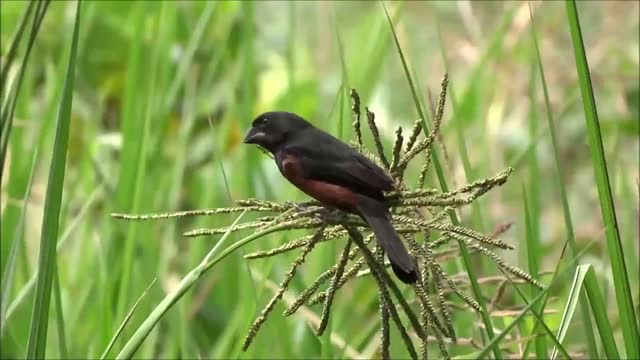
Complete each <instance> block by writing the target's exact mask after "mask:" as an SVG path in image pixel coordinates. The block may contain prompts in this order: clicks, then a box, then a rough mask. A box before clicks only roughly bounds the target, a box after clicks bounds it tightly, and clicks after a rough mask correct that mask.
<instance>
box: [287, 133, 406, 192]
mask: <svg viewBox="0 0 640 360" xmlns="http://www.w3.org/2000/svg"><path fill="white" fill-rule="evenodd" d="M313 130H316V129H313ZM308 139H313V140H312V141H306V142H305V140H308ZM285 151H286V152H287V153H288V154H291V155H294V156H295V158H296V159H297V161H298V163H299V165H300V167H301V169H302V171H303V173H304V176H305V177H306V178H309V179H314V180H320V181H326V182H329V183H331V184H336V185H341V186H345V187H348V188H349V189H351V190H352V191H354V192H357V193H361V194H363V195H368V196H370V197H373V198H380V197H381V196H382V191H390V190H392V189H393V188H394V186H393V180H392V179H391V178H390V177H389V175H387V174H386V173H385V172H384V171H383V170H382V169H381V168H380V167H379V166H378V165H376V164H375V163H374V162H373V161H371V160H369V159H368V158H367V157H365V156H363V155H361V154H360V153H358V152H357V151H355V150H354V149H352V148H351V147H349V146H348V145H347V144H345V143H343V142H341V141H340V140H338V139H336V138H334V137H333V136H331V135H329V134H327V133H324V132H322V131H314V133H313V135H312V136H302V137H301V138H299V139H298V141H296V142H295V143H293V144H291V145H290V146H287V147H286V149H285Z"/></svg>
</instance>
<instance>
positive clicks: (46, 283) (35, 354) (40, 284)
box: [27, 1, 81, 359]
mask: <svg viewBox="0 0 640 360" xmlns="http://www.w3.org/2000/svg"><path fill="white" fill-rule="evenodd" d="M80 10H81V8H80V1H78V2H77V6H76V19H75V25H74V29H73V40H72V42H71V52H70V54H69V63H68V66H67V72H66V77H65V82H64V91H63V95H62V100H61V102H60V111H59V114H58V124H57V127H56V135H55V142H54V145H53V156H52V160H51V168H50V172H49V180H48V184H47V195H46V198H45V204H44V217H43V220H42V235H41V238H40V254H39V259H38V280H37V284H36V295H35V301H34V305H33V315H32V318H31V330H30V334H29V344H28V348H27V358H31V359H33V358H43V357H44V355H45V349H46V344H47V326H48V320H49V303H50V300H51V285H52V280H53V273H54V271H55V266H56V239H57V238H58V226H59V220H60V219H59V216H60V207H61V203H62V186H63V184H64V173H65V165H66V157H67V146H68V140H69V124H70V119H71V105H72V103H73V84H74V81H75V68H76V54H77V49H78V33H79V27H80Z"/></svg>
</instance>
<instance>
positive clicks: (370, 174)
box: [244, 112, 418, 284]
mask: <svg viewBox="0 0 640 360" xmlns="http://www.w3.org/2000/svg"><path fill="white" fill-rule="evenodd" d="M244 142H245V143H247V144H257V145H260V146H262V147H263V148H265V149H266V150H268V151H270V152H271V153H272V154H273V155H274V157H275V160H276V164H277V165H278V169H280V172H281V173H282V175H284V177H285V178H287V180H289V181H290V182H291V183H292V184H293V185H295V186H296V187H297V188H299V189H300V190H302V191H304V192H305V193H306V194H307V195H309V196H311V197H313V198H315V199H316V200H318V201H320V202H321V203H323V204H325V205H328V206H331V207H335V208H338V209H340V210H342V211H346V212H349V213H352V214H356V215H359V216H360V217H361V218H362V219H363V220H364V221H365V222H366V223H367V224H369V226H370V227H371V229H372V230H373V233H374V234H375V237H376V240H377V241H378V244H380V246H382V248H383V249H384V250H385V252H386V253H387V256H388V257H389V261H390V262H391V267H392V268H393V271H394V272H395V274H396V276H397V277H398V278H399V279H400V280H402V282H404V283H407V284H411V283H414V282H416V280H417V279H418V272H417V266H416V264H415V262H414V260H413V259H412V258H411V256H410V255H409V253H408V252H407V249H406V248H405V247H404V244H403V243H402V241H401V240H400V237H399V236H398V234H397V233H396V231H395V229H394V228H393V225H392V223H391V214H390V213H389V210H388V208H387V206H386V204H385V200H384V195H383V192H384V191H390V190H393V189H394V185H393V180H392V179H391V178H390V177H389V176H388V175H387V174H386V173H385V172H384V171H383V170H382V169H380V167H378V166H377V165H376V164H375V163H373V162H372V161H371V160H369V159H367V158H366V157H365V156H363V155H361V154H360V153H358V152H357V151H355V150H353V149H352V148H351V147H349V146H348V145H347V144H345V143H343V142H342V141H340V140H338V139H336V138H335V137H333V136H331V135H330V134H328V133H326V132H324V131H322V130H320V129H318V128H315V127H314V126H313V125H311V124H310V123H309V122H307V121H306V120H304V119H303V118H302V117H300V116H298V115H296V114H293V113H289V112H267V113H264V114H262V115H260V116H258V117H257V118H256V119H255V120H254V121H253V124H252V127H251V129H250V130H249V132H248V133H247V136H246V137H245V139H244Z"/></svg>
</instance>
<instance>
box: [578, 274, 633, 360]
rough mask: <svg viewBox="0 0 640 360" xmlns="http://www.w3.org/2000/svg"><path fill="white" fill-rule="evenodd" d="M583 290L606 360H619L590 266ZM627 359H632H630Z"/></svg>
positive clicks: (603, 304) (604, 308)
mask: <svg viewBox="0 0 640 360" xmlns="http://www.w3.org/2000/svg"><path fill="white" fill-rule="evenodd" d="M584 288H585V290H586V291H587V296H588V297H589V301H590V302H591V312H592V313H593V318H594V319H595V322H596V326H597V327H598V332H599V333H600V339H601V340H602V347H603V348H604V352H605V354H607V358H609V359H620V355H619V354H618V347H617V346H616V342H615V339H614V336H613V329H612V328H611V324H609V317H608V315H607V312H606V309H607V305H606V304H605V302H604V300H603V299H602V292H601V291H600V287H599V286H598V280H597V278H596V273H595V271H594V270H593V268H592V267H591V266H589V268H588V269H587V270H586V275H585V279H584ZM627 358H629V359H632V358H631V357H627Z"/></svg>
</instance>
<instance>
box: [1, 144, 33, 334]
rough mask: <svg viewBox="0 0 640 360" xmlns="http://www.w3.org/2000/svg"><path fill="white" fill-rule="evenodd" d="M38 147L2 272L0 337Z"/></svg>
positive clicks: (2, 331) (5, 321) (4, 323)
mask: <svg viewBox="0 0 640 360" xmlns="http://www.w3.org/2000/svg"><path fill="white" fill-rule="evenodd" d="M38 149H39V146H36V150H35V151H34V153H33V159H32V160H31V170H30V171H29V181H28V183H27V188H26V191H25V193H24V197H23V198H22V208H21V209H20V219H19V220H18V224H19V225H18V230H17V231H16V232H15V233H14V236H13V240H12V242H11V250H10V252H9V258H8V261H7V265H6V269H4V273H3V274H2V295H0V297H1V301H0V337H2V335H3V334H4V329H5V326H6V325H7V318H8V316H7V309H8V305H9V295H11V290H12V288H13V280H14V276H15V268H16V255H17V254H18V242H19V241H21V238H22V233H23V229H24V222H25V220H26V213H27V206H26V203H27V200H28V199H29V196H30V195H31V185H32V184H33V178H34V174H35V167H36V162H37V159H38Z"/></svg>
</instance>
